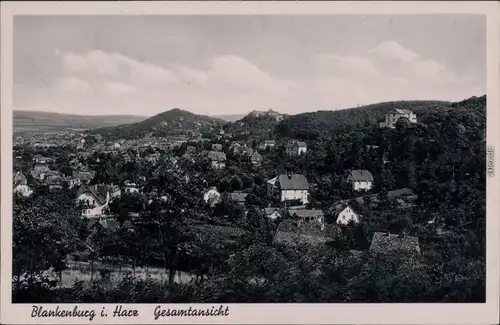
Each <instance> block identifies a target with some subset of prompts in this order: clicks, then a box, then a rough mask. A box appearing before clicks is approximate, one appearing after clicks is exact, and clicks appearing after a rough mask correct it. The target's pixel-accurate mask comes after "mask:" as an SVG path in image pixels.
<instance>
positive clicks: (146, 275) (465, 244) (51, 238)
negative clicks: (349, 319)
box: [2, 2, 500, 323]
mask: <svg viewBox="0 0 500 325" xmlns="http://www.w3.org/2000/svg"><path fill="white" fill-rule="evenodd" d="M429 3H431V4H432V2H429ZM464 3H467V2H464ZM285 4H286V3H285ZM469 4H470V3H469ZM126 5H127V4H122V6H125V7H126ZM233 5H235V4H233ZM483 5H484V3H483ZM399 7H402V5H401V6H399ZM385 8H387V6H386V7H385ZM396 8H397V7H396ZM495 8H496V7H495ZM487 18H488V19H490V18H489V17H487V15H486V14H477V13H470V14H467V13H460V12H458V13H449V14H432V13H427V14H426V13H413V14H412V13H408V12H407V13H406V14H398V13H397V10H396V11H394V13H391V14H389V13H380V14H374V13H372V12H368V11H366V12H364V13H352V14H348V13H345V10H344V11H343V12H342V13H335V11H333V10H331V11H328V12H327V13H326V12H325V13H321V11H318V12H316V13H315V14H301V13H300V12H293V13H291V14H290V13H287V14H279V13H276V12H275V11H272V12H271V13H269V14H258V13H257V12H256V13H255V14H251V13H250V14H241V13H235V14H227V13H224V14H222V13H221V14H218V13H217V12H215V13H211V14H203V15H200V14H189V12H187V11H186V12H184V13H183V14H175V15H174V14H172V15H169V14H165V13H163V12H161V13H160V12H158V13H156V14H155V12H154V10H152V11H151V12H149V11H148V14H135V15H128V14H114V15H108V14H97V13H96V14H93V15H92V14H77V13H74V12H73V13H72V14H71V15H65V14H47V12H45V13H44V14H43V15H35V14H23V15H13V16H12V17H11V20H12V36H11V42H12V44H11V47H12V53H11V54H10V55H11V58H12V85H11V88H9V89H11V90H12V94H8V96H12V98H11V99H12V100H11V105H12V109H10V108H9V114H11V115H9V116H11V119H10V120H5V119H4V118H2V124H3V125H2V129H4V125H5V123H7V122H8V123H10V127H9V130H8V131H9V133H6V132H7V131H5V130H2V176H3V177H4V176H5V175H7V176H9V175H11V176H10V177H11V178H12V189H10V188H9V187H8V180H7V178H5V179H4V180H3V182H2V183H3V185H4V186H2V226H3V225H4V222H5V223H7V222H8V223H9V224H10V225H11V226H10V227H11V233H8V237H9V238H7V236H6V235H5V234H7V232H5V231H4V229H2V237H5V238H2V241H5V240H7V241H8V243H7V245H5V246H4V243H3V242H2V253H4V251H5V250H10V252H9V259H10V260H9V263H11V264H8V265H5V264H4V263H3V259H2V281H5V276H6V273H4V272H7V271H8V274H9V275H10V276H9V277H8V278H7V281H9V282H10V283H8V287H7V284H6V283H3V282H2V286H4V285H6V286H5V289H7V288H9V293H8V296H9V299H10V304H11V305H10V306H14V305H23V304H26V305H27V306H28V307H29V308H28V309H29V312H27V315H29V314H31V316H32V317H33V313H32V311H31V307H32V306H44V307H37V308H38V309H37V310H38V311H37V312H35V314H36V313H37V317H45V316H44V315H45V314H44V312H43V311H42V309H43V308H46V307H45V306H50V305H47V304H73V305H75V304H77V306H84V304H124V306H128V305H129V304H130V305H131V304H135V305H136V306H139V307H140V305H137V304H156V305H158V304H165V305H168V304H178V305H179V306H181V305H184V304H204V305H205V304H206V306H212V305H214V306H217V307H218V306H221V304H256V303H260V304H264V303H265V304H292V303H293V304H325V303H328V304H357V305H361V304H373V303H377V304H388V303H399V304H410V303H411V304H416V303H434V304H441V303H448V304H450V303H462V304H463V303H475V304H486V303H487V296H490V297H491V295H490V294H487V291H488V290H490V289H489V287H488V286H487V281H486V279H487V277H486V273H487V267H490V266H489V264H488V263H490V262H489V261H490V260H489V259H488V263H487V254H486V252H487V250H486V247H487V238H488V241H489V240H493V242H496V243H497V239H496V238H495V239H493V238H489V237H487V235H486V233H487V225H488V227H490V225H491V227H497V223H498V221H492V217H494V215H495V211H494V210H491V208H490V204H492V203H491V202H492V201H491V199H492V197H491V193H488V204H487V188H488V191H489V190H490V187H489V186H490V184H492V183H491V182H493V181H494V180H495V182H496V180H497V177H496V176H494V172H493V169H494V162H493V158H492V157H493V149H492V148H493V144H494V143H495V141H494V140H492V138H491V135H492V134H494V133H491V134H490V133H489V132H496V131H494V130H490V128H488V133H487V132H486V130H487V128H486V126H487V117H488V119H489V118H491V116H492V115H491V114H492V113H491V110H492V109H494V110H498V109H499V107H498V93H494V92H492V90H491V89H492V87H491V85H493V84H492V83H491V82H492V81H490V80H493V81H494V82H496V83H498V80H497V78H496V77H495V78H493V79H489V77H488V73H492V72H493V73H497V74H498V71H499V70H498V67H495V69H496V70H494V71H491V69H489V68H488V60H490V59H489V57H490V54H488V48H489V47H490V44H489V43H488V42H489V41H488V37H487V35H488V33H487V26H488V21H489V20H488V19H487ZM497 41H500V40H497ZM492 48H493V47H492ZM494 48H495V49H496V50H497V51H498V48H497V45H495V47H494ZM490 49H491V48H490ZM497 55H498V53H497ZM2 59H3V57H2ZM495 62H496V61H495ZM2 67H3V66H2ZM495 71H496V72H495ZM493 86H494V85H493ZM493 90H494V91H498V89H496V90H495V89H494V88H493ZM3 96H5V94H4V92H3V91H2V97H3ZM491 97H494V99H493V98H491ZM492 100H493V101H492ZM490 103H494V105H495V106H494V107H490V106H489V105H491V104H490ZM487 104H488V105H487ZM5 109H6V108H4V107H2V116H4V115H3V114H4V110H5ZM5 114H6V113H5ZM495 114H497V113H495ZM496 116H498V114H497V115H496ZM488 121H489V120H488ZM489 123H490V127H491V126H492V124H491V121H490V122H489ZM493 127H494V126H493ZM10 131H11V133H10ZM496 134H498V133H496ZM487 135H488V136H487ZM4 137H9V139H8V141H9V142H4V141H5V139H4ZM10 141H11V142H10ZM5 143H8V144H9V145H10V147H7V146H5V145H4V144H5ZM7 151H9V152H7ZM6 157H8V159H7V158H6ZM7 160H8V164H7V163H6V161H7ZM6 164H7V165H6ZM5 168H9V170H7V171H5ZM6 184H7V185H6ZM491 186H493V185H491ZM495 186H496V185H495ZM491 188H493V187H491ZM497 189H498V187H497ZM5 196H9V198H8V200H9V201H4V200H5V199H4V197H5ZM5 202H10V203H11V207H12V208H10V206H6V205H5V204H4V203H5ZM487 206H488V208H487ZM491 207H493V205H491ZM487 211H488V213H487ZM496 214H497V215H498V211H497V212H496ZM6 220H7V221H6ZM487 220H488V222H487ZM2 228H3V227H2ZM9 229H10V228H9ZM492 229H496V230H495V231H496V233H493V234H492V236H495V237H498V231H497V230H498V228H492ZM488 236H489V233H488ZM488 247H489V246H488ZM489 248H491V249H493V248H492V247H489ZM496 249H498V247H496V248H495V250H496ZM488 254H490V252H488ZM493 254H495V253H494V252H493ZM496 255H498V252H497V254H496ZM488 258H489V257H488ZM491 261H492V262H491V263H493V264H491V265H492V267H497V266H498V265H497V264H498V257H495V258H494V259H493V260H491ZM7 269H8V270H7ZM497 271H498V269H496V270H494V272H497ZM492 275H494V273H493V274H492ZM488 276H489V275H488ZM488 281H490V279H488ZM491 281H494V282H491V283H493V284H494V285H497V284H498V282H497V280H491ZM492 290H493V291H494V293H493V298H494V299H497V300H496V301H497V302H498V288H492ZM2 304H4V302H2ZM451 305H453V304H451ZM139 307H138V308H139ZM33 308H34V307H33ZM47 308H48V307H47ZM82 308H83V307H82ZM221 308H222V307H221ZM290 308H291V307H290ZM4 309H5V308H4ZM497 309H498V307H497ZM4 312H5V314H6V313H7V312H8V311H7V310H4V311H3V312H2V315H3V316H5V314H4ZM254 313H258V311H257V309H256V310H255V311H254ZM496 315H497V316H498V311H497V312H496ZM285 316H286V315H282V317H285ZM448 316H449V315H448ZM12 317H13V316H11V318H10V319H13V318H12ZM261 319H263V318H261ZM57 321H61V320H56V319H54V322H57ZM241 321H243V320H240V322H241ZM94 322H95V321H94ZM301 322H303V321H301ZM248 323H251V320H248Z"/></svg>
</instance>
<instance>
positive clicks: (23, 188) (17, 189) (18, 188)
mask: <svg viewBox="0 0 500 325" xmlns="http://www.w3.org/2000/svg"><path fill="white" fill-rule="evenodd" d="M12 189H13V192H14V193H17V194H19V195H22V196H24V197H28V196H31V194H33V190H32V189H31V187H30V186H29V185H28V181H27V179H26V177H25V176H24V174H23V173H21V172H16V173H15V174H14V177H13V188H12Z"/></svg>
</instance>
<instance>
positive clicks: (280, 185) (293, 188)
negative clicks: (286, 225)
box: [267, 174, 309, 204]
mask: <svg viewBox="0 0 500 325" xmlns="http://www.w3.org/2000/svg"><path fill="white" fill-rule="evenodd" d="M267 190H268V195H269V196H272V197H276V196H277V197H279V199H280V200H281V202H283V201H291V200H300V201H301V202H302V204H307V203H308V202H309V183H308V182H307V178H306V177H305V176H304V175H301V174H281V175H279V176H277V177H275V178H273V179H270V180H269V181H267Z"/></svg>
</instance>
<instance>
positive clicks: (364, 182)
mask: <svg viewBox="0 0 500 325" xmlns="http://www.w3.org/2000/svg"><path fill="white" fill-rule="evenodd" d="M347 181H348V182H349V183H350V184H351V185H352V189H353V190H354V191H369V190H371V189H372V188H373V175H372V173H370V172H369V171H368V170H364V169H363V170H361V169H356V170H351V172H350V173H349V176H348V177H347Z"/></svg>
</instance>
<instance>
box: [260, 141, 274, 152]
mask: <svg viewBox="0 0 500 325" xmlns="http://www.w3.org/2000/svg"><path fill="white" fill-rule="evenodd" d="M275 146H276V141H274V140H265V141H264V142H262V143H261V144H260V145H259V149H260V150H266V149H267V148H270V149H272V148H274V147H275Z"/></svg>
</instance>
